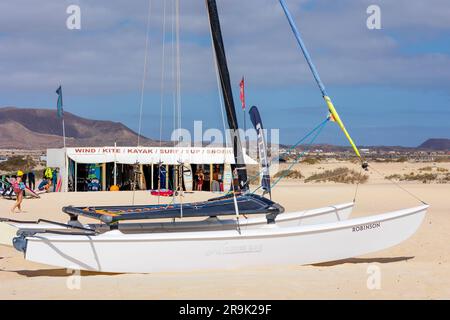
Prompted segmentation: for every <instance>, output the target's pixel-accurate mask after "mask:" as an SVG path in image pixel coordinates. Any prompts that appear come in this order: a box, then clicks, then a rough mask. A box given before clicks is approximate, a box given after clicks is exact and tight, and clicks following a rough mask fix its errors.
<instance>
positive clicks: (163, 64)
mask: <svg viewBox="0 0 450 320" xmlns="http://www.w3.org/2000/svg"><path fill="white" fill-rule="evenodd" d="M163 3H164V4H163V27H162V50H161V98H160V113H159V147H160V148H161V147H162V131H163V114H164V93H165V88H164V80H165V71H166V1H163ZM160 160H161V153H160Z"/></svg>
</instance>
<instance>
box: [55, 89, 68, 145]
mask: <svg viewBox="0 0 450 320" xmlns="http://www.w3.org/2000/svg"><path fill="white" fill-rule="evenodd" d="M56 94H57V95H58V101H57V103H56V110H57V111H56V112H57V115H58V118H61V119H62V127H63V144H64V150H65V149H66V126H65V123H64V109H63V96H62V86H61V85H60V86H59V88H58V89H57V90H56Z"/></svg>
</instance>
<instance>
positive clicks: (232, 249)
mask: <svg viewBox="0 0 450 320" xmlns="http://www.w3.org/2000/svg"><path fill="white" fill-rule="evenodd" d="M427 208H428V206H420V207H415V208H411V209H405V210H399V211H395V212H391V213H385V214H380V215H376V216H370V217H364V218H358V219H350V220H346V221H338V222H332V223H327V224H319V225H300V226H290V227H280V226H278V225H276V224H275V225H268V226H266V227H261V228H256V229H241V231H240V232H238V231H237V230H225V231H202V232H177V233H126V232H123V231H120V230H115V231H109V232H105V233H103V234H100V235H98V236H80V235H51V234H36V235H35V236H32V237H28V238H26V251H25V258H26V259H27V260H30V261H34V262H39V263H43V264H47V265H52V266H58V267H63V268H70V269H80V270H90V271H99V272H118V273H151V272H184V271H197V270H218V269H235V268H247V267H263V266H271V265H305V264H314V263H321V262H328V261H335V260H341V259H347V258H351V257H355V256H359V255H363V254H368V253H371V252H376V251H379V250H383V249H386V248H389V247H392V246H394V245H397V244H399V243H400V242H402V241H404V240H406V239H408V238H409V237H410V236H411V235H413V234H414V233H415V232H416V231H417V229H418V228H419V226H420V225H421V223H422V221H423V219H424V217H425V214H426V211H427Z"/></svg>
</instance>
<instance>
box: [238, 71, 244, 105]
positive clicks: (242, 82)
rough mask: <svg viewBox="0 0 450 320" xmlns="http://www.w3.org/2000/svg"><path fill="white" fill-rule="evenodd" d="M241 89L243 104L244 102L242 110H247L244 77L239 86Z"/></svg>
mask: <svg viewBox="0 0 450 320" xmlns="http://www.w3.org/2000/svg"><path fill="white" fill-rule="evenodd" d="M239 86H240V87H241V102H242V110H245V80H244V77H242V80H241V83H240V84H239Z"/></svg>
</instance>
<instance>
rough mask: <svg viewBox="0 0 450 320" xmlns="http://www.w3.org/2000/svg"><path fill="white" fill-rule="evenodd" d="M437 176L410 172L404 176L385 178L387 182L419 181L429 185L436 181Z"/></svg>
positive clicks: (397, 175) (396, 175)
mask: <svg viewBox="0 0 450 320" xmlns="http://www.w3.org/2000/svg"><path fill="white" fill-rule="evenodd" d="M438 177H439V176H438V175H437V174H435V173H418V174H415V173H414V172H410V173H407V174H404V175H399V174H393V175H391V176H388V177H386V179H389V180H398V181H421V182H423V183H429V182H432V181H437V180H438Z"/></svg>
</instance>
